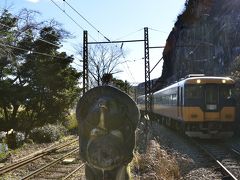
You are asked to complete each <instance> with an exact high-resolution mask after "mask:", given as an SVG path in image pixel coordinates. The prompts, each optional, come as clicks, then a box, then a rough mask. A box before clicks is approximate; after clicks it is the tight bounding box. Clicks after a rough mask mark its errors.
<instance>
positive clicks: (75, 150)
mask: <svg viewBox="0 0 240 180" xmlns="http://www.w3.org/2000/svg"><path fill="white" fill-rule="evenodd" d="M78 150H79V147H77V148H75V149H74V150H72V151H70V152H69V153H67V154H65V155H64V156H62V157H60V158H58V159H56V160H54V161H53V162H51V163H49V164H46V165H45V166H43V167H41V168H39V169H37V170H35V171H33V172H32V173H30V174H28V175H27V176H24V177H23V178H21V180H24V179H30V178H31V177H33V176H35V175H37V174H40V173H41V172H43V171H44V170H45V169H46V168H48V167H51V166H53V165H55V164H57V163H58V162H59V161H61V160H62V159H63V158H65V157H67V156H69V155H71V154H73V153H75V152H77V151H78Z"/></svg>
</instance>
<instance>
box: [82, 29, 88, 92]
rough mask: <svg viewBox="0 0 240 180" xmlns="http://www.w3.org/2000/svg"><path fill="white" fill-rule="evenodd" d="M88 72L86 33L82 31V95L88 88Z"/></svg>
mask: <svg viewBox="0 0 240 180" xmlns="http://www.w3.org/2000/svg"><path fill="white" fill-rule="evenodd" d="M88 71H89V70H88V32H87V31H83V94H84V93H85V92H86V91H87V90H88V88H89V81H88Z"/></svg>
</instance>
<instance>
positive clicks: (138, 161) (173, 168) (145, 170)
mask: <svg viewBox="0 0 240 180" xmlns="http://www.w3.org/2000/svg"><path fill="white" fill-rule="evenodd" d="M130 166H131V172H132V174H133V175H134V179H141V180H142V179H147V180H153V179H154V180H165V179H166V180H171V179H179V178H180V172H179V167H178V164H177V161H176V159H174V158H173V157H171V156H170V155H168V154H167V152H166V151H164V150H162V149H161V148H160V145H159V144H158V143H157V142H156V141H155V140H151V141H149V143H148V146H147V151H146V153H144V154H139V153H135V157H134V158H133V161H132V162H131V165H130Z"/></svg>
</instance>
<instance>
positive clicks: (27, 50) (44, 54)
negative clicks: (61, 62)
mask: <svg viewBox="0 0 240 180" xmlns="http://www.w3.org/2000/svg"><path fill="white" fill-rule="evenodd" d="M0 46H3V47H8V48H12V49H18V50H21V51H26V52H31V53H33V54H39V55H43V56H48V57H53V58H60V59H66V58H64V57H59V56H54V55H50V54H47V53H42V52H37V51H32V50H29V49H24V48H20V47H16V46H12V45H8V44H3V43H0Z"/></svg>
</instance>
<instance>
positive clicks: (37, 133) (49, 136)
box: [29, 124, 67, 143]
mask: <svg viewBox="0 0 240 180" xmlns="http://www.w3.org/2000/svg"><path fill="white" fill-rule="evenodd" d="M66 132H67V130H66V128H65V127H64V126H63V125H60V124H57V125H52V124H47V125H44V126H42V127H38V128H34V129H33V130H31V132H30V134H29V137H30V138H31V139H32V140H33V141H34V142H36V143H49V142H54V141H56V140H59V139H60V138H61V137H62V136H64V135H65V134H66Z"/></svg>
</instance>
